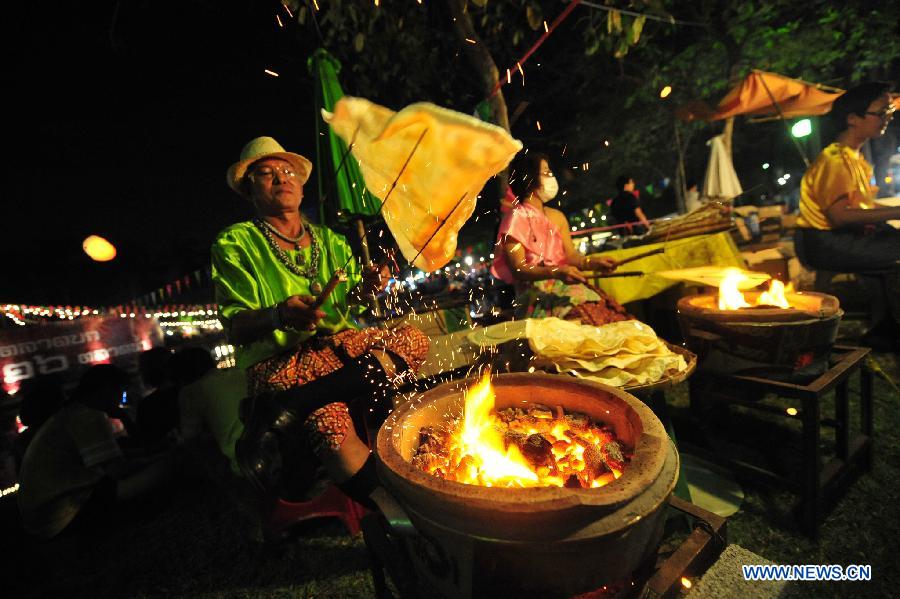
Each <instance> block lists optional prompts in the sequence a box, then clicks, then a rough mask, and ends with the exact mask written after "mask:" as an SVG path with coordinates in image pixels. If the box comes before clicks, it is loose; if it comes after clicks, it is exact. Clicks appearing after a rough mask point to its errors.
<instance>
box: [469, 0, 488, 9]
mask: <svg viewBox="0 0 900 599" xmlns="http://www.w3.org/2000/svg"><path fill="white" fill-rule="evenodd" d="M487 3H488V0H472V4H474V5H475V6H478V7H480V8H484V7H485V5H487Z"/></svg>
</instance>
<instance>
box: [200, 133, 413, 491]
mask: <svg viewBox="0 0 900 599" xmlns="http://www.w3.org/2000/svg"><path fill="white" fill-rule="evenodd" d="M311 170H312V164H311V163H310V161H309V160H307V159H306V158H305V157H303V156H301V155H299V154H295V153H293V152H286V151H285V150H284V148H282V147H281V145H280V144H279V143H278V142H277V141H275V140H274V139H272V138H271V137H259V138H256V139H254V140H251V141H250V142H249V143H248V144H247V145H246V146H244V148H243V150H242V151H241V155H240V159H239V160H238V161H237V162H236V163H234V164H233V165H232V166H231V167H230V168H229V169H228V171H227V174H226V179H227V182H228V185H229V186H230V187H231V188H232V190H234V191H235V192H237V193H238V194H240V195H241V196H243V197H244V198H245V199H246V200H247V201H248V203H249V204H250V206H252V208H253V211H254V213H255V216H254V218H252V219H251V220H248V221H245V222H240V223H236V224H234V225H231V226H230V227H227V228H226V229H225V230H223V231H222V232H221V233H219V235H218V236H217V237H216V240H215V242H214V243H213V246H212V249H211V254H212V278H213V281H214V284H215V290H216V300H217V302H218V304H219V318H220V320H221V321H222V324H223V326H224V328H225V332H226V334H227V335H228V338H229V340H230V342H231V343H232V344H233V345H235V347H236V350H235V359H236V362H237V367H238V368H241V369H244V370H246V374H247V381H248V389H247V392H248V394H249V395H250V396H251V398H252V399H251V400H250V401H248V402H247V404H246V408H247V409H246V410H245V415H246V416H245V418H244V423H245V425H246V426H245V428H244V431H243V433H242V436H241V439H240V440H239V441H238V442H237V444H236V447H235V452H236V457H237V461H238V464H239V466H240V468H241V472H242V473H243V474H244V475H245V476H246V477H247V478H248V480H250V481H251V482H252V483H253V484H254V485H255V486H256V487H257V489H259V490H260V491H261V492H271V491H272V490H275V489H277V488H278V486H279V484H280V480H281V474H282V464H283V462H284V459H283V458H284V457H285V456H286V455H288V454H290V453H291V452H292V451H293V450H292V449H291V447H292V446H293V444H294V443H295V442H297V440H301V441H302V443H303V444H305V446H307V447H311V448H312V450H313V453H314V454H315V455H316V457H317V459H319V460H320V461H321V462H322V464H323V465H324V466H325V468H326V469H327V470H328V473H329V475H330V476H331V478H332V480H333V481H334V482H335V483H337V485H338V486H339V487H340V488H341V489H342V490H343V491H344V492H345V493H347V495H349V496H350V497H352V498H353V499H356V500H357V501H360V502H361V503H369V499H368V498H369V496H370V494H371V493H372V491H374V490H375V489H376V488H377V486H378V478H377V476H376V473H375V460H374V457H373V456H372V455H371V452H370V451H369V448H368V446H367V445H366V444H365V443H364V442H363V441H362V440H361V439H360V438H359V436H358V435H357V433H356V430H355V427H354V422H353V419H354V417H356V416H358V415H360V414H362V415H367V414H368V413H369V412H370V411H381V410H380V407H381V406H385V409H386V408H390V407H392V398H393V396H394V394H395V393H396V386H395V384H394V381H396V380H397V379H398V378H402V377H404V376H408V375H411V374H412V373H414V372H415V371H416V370H417V369H418V367H419V365H420V364H421V363H422V362H423V360H424V359H425V355H426V353H427V351H428V338H427V337H425V335H423V334H422V333H421V331H418V330H417V329H415V328H413V327H410V326H401V327H398V328H395V329H391V330H387V329H380V328H374V327H373V328H368V329H363V328H360V325H359V324H358V323H357V322H356V320H355V317H356V316H358V315H360V314H361V313H362V312H363V311H364V310H365V298H367V297H370V296H371V294H373V293H378V292H381V291H383V290H384V288H385V285H386V283H387V281H388V279H389V274H390V273H388V272H385V269H379V268H376V267H374V266H366V267H365V268H362V269H361V268H360V266H359V264H358V262H357V261H356V259H354V257H353V254H352V253H351V251H350V247H349V245H348V244H347V241H346V239H344V237H343V236H341V235H339V234H337V233H335V232H334V231H332V230H331V229H329V228H328V227H325V226H321V225H313V224H312V223H310V222H308V221H307V220H306V219H305V218H304V217H303V216H302V215H301V212H300V204H301V202H302V200H303V184H304V183H306V181H307V180H308V179H309V175H310V172H311ZM339 269H343V270H344V275H345V276H344V280H343V281H341V282H339V283H338V285H337V287H335V288H334V290H333V292H332V293H331V294H330V296H329V297H328V298H327V299H324V298H323V299H322V300H321V301H319V299H318V298H321V297H322V293H323V289H325V288H326V286H327V285H328V283H329V281H330V280H331V279H332V276H333V275H336V274H339V273H338V272H337V271H338V270H339ZM379 402H380V403H379ZM351 410H352V412H353V414H351ZM311 482H312V481H311Z"/></svg>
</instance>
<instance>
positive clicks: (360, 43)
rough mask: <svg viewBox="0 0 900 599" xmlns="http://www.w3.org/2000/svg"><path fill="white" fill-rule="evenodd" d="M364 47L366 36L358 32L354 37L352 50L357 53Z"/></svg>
mask: <svg viewBox="0 0 900 599" xmlns="http://www.w3.org/2000/svg"><path fill="white" fill-rule="evenodd" d="M365 45H366V36H365V34H364V33H363V32H361V31H360V32H359V33H357V34H356V37H354V38H353V49H354V50H356V51H357V52H362V51H363V48H364V47H365Z"/></svg>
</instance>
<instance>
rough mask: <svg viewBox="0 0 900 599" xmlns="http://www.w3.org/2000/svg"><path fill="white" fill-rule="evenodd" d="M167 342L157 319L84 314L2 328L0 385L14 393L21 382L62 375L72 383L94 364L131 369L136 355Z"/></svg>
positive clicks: (135, 360) (0, 338)
mask: <svg viewBox="0 0 900 599" xmlns="http://www.w3.org/2000/svg"><path fill="white" fill-rule="evenodd" d="M162 344H163V335H162V331H161V330H160V327H159V324H158V323H157V321H156V319H155V318H121V317H118V316H97V317H90V316H89V317H85V318H79V319H77V320H72V321H69V322H49V323H42V324H28V325H25V326H22V327H16V328H8V329H3V330H0V385H2V388H3V389H4V390H6V391H7V392H8V393H15V392H16V390H18V388H19V386H20V385H21V383H22V381H25V380H27V379H30V378H34V377H37V376H40V375H42V374H54V373H59V374H60V375H61V376H62V377H63V378H64V380H66V381H67V382H74V381H75V380H77V379H78V377H79V376H80V375H81V372H82V371H84V370H85V369H86V368H87V367H89V366H91V365H93V364H108V363H114V364H116V365H119V366H122V367H124V368H126V369H127V370H133V369H134V366H135V364H136V363H137V355H138V354H139V353H140V352H142V351H145V350H148V349H150V348H151V347H154V346H160V345H162Z"/></svg>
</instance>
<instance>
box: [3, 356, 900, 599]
mask: <svg viewBox="0 0 900 599" xmlns="http://www.w3.org/2000/svg"><path fill="white" fill-rule="evenodd" d="M877 360H878V362H879V363H880V364H881V366H882V367H883V368H884V370H885V371H886V372H888V373H889V375H890V376H891V377H892V378H893V379H894V380H895V381H900V362H898V359H897V357H896V356H892V355H878V356H877ZM851 388H857V387H854V386H853V385H852V386H851ZM669 400H670V405H671V406H672V410H673V418H674V420H675V422H676V430H678V426H679V421H681V422H687V416H686V414H687V412H686V407H685V406H686V403H687V398H686V392H685V390H684V389H677V390H675V391H674V392H673V393H672V394H671V395H670V398H669ZM857 401H858V396H855V395H851V402H853V405H852V407H851V409H855V408H856V404H855V402H857ZM898 403H900V398H898V396H897V395H896V394H895V392H894V391H893V390H892V389H891V388H890V387H889V386H888V384H886V383H885V382H884V381H882V380H876V382H875V413H874V418H875V451H874V456H875V461H874V468H873V471H872V472H871V473H870V474H867V475H865V476H862V477H861V478H859V480H857V481H856V482H855V483H854V484H853V485H852V486H851V487H850V489H849V490H848V492H847V493H846V494H845V495H844V497H843V498H842V499H841V500H840V501H839V502H838V503H837V505H836V507H835V508H834V510H833V511H832V512H831V513H830V515H829V516H828V517H827V519H826V521H825V524H824V526H823V528H822V537H821V539H820V540H819V541H818V542H814V541H811V540H809V539H808V538H806V537H804V536H803V535H802V534H801V533H800V532H799V531H798V529H797V527H796V525H795V523H794V521H793V519H792V517H791V515H790V511H789V509H788V506H790V505H791V504H792V503H793V501H794V497H793V496H791V495H789V494H786V493H780V492H775V491H772V490H769V489H765V488H758V487H748V486H745V487H744V488H745V492H746V499H745V501H744V503H743V505H742V506H741V510H740V511H739V512H738V513H737V514H735V515H734V516H732V517H731V518H729V520H728V538H729V542H731V543H737V544H739V545H741V546H743V547H745V548H747V549H749V550H751V551H753V552H755V553H757V554H759V555H761V556H763V557H765V558H767V559H769V560H771V561H773V562H775V563H783V564H815V563H823V564H824V563H834V564H841V565H847V564H871V565H872V570H873V580H872V581H871V582H869V583H821V584H816V583H803V584H795V585H794V586H793V587H791V588H790V590H789V594H790V596H794V597H847V596H853V597H890V596H896V589H898V588H900V573H898V569H897V563H898V554H900V517H898V516H900V514H898V509H900V409H898ZM829 410H830V406H826V408H825V409H824V410H823V413H826V414H827V413H828V412H829ZM852 413H856V412H852ZM781 420H783V419H781ZM719 424H721V425H722V426H723V430H729V427H730V429H732V430H738V429H740V430H742V431H743V433H744V434H748V433H749V434H751V435H753V434H754V433H753V432H752V431H753V430H757V429H758V430H760V431H762V430H765V434H762V433H760V434H757V437H756V438H757V439H758V441H757V447H758V448H759V449H760V450H761V451H760V456H759V457H761V458H762V459H763V460H765V461H768V462H769V463H770V465H775V466H778V465H784V466H785V467H789V466H790V464H791V462H792V457H793V456H795V455H796V452H795V450H794V447H795V446H794V445H793V443H794V442H795V439H794V437H795V436H796V430H795V428H796V427H791V426H787V427H784V426H781V427H778V426H776V425H774V424H773V423H766V422H761V421H759V420H758V419H757V418H755V417H753V416H751V415H749V414H746V413H741V412H736V413H734V414H732V415H731V416H729V417H728V418H727V419H724V420H722V421H721V422H720V423H719ZM761 427H764V428H761ZM773 431H774V432H773ZM679 434H681V432H679ZM690 434H691V433H690V431H689V430H686V432H685V435H690ZM775 439H779V441H778V442H775ZM827 442H828V441H827V440H826V443H827ZM776 447H781V450H779V451H774V450H773V448H776ZM202 463H203V462H202V461H201V462H199V463H195V464H194V465H193V467H191V468H189V469H190V470H191V471H193V472H194V473H195V474H198V476H196V477H195V478H193V479H189V480H188V481H187V482H185V483H183V485H182V486H181V487H180V488H179V489H178V490H177V492H175V493H173V494H172V495H171V496H170V497H169V498H168V500H167V501H166V502H165V503H163V504H161V505H159V506H157V509H155V510H152V508H153V506H149V509H151V511H154V512H155V513H154V514H153V515H152V516H146V517H144V516H138V515H134V514H133V515H132V516H130V517H126V518H125V519H124V520H123V521H121V522H119V523H118V525H117V526H115V527H112V528H111V529H106V530H97V531H93V532H92V534H90V535H82V536H80V537H73V538H68V539H60V540H58V541H55V542H53V543H51V544H48V545H43V546H35V545H33V544H30V543H27V542H25V541H23V540H22V539H21V538H17V536H16V535H14V534H12V533H9V532H4V534H3V536H2V539H3V541H2V546H3V550H2V552H0V581H3V582H2V584H3V588H2V595H3V596H9V597H48V596H67V597H70V596H90V597H121V596H130V597H159V596H165V597H171V596H193V597H226V598H232V597H234V598H237V597H369V596H371V595H372V593H373V588H372V584H371V579H370V577H369V574H368V570H367V563H368V559H367V554H366V550H365V547H364V545H363V543H362V540H361V539H360V538H350V537H348V536H346V535H345V534H344V533H343V530H342V528H341V527H340V525H338V524H336V523H332V522H323V523H319V524H313V525H312V526H309V527H306V528H305V529H303V530H302V531H300V534H299V535H298V537H297V538H295V539H293V540H291V541H289V542H286V543H284V544H283V545H282V546H281V547H280V548H279V551H277V552H273V551H269V550H267V549H265V548H264V547H263V546H262V545H261V544H260V543H259V542H258V526H257V522H256V520H255V516H254V513H253V510H252V508H251V507H250V506H251V503H252V502H250V501H249V500H248V498H247V496H246V495H245V494H244V490H243V489H241V488H239V487H235V486H234V485H233V484H224V483H223V480H222V476H221V475H220V473H218V470H216V469H210V468H208V467H207V466H205V465H202V466H201V465H200V464H202ZM8 506H9V504H8V502H7V503H6V507H7V509H6V510H5V511H6V512H7V513H8V512H9V510H8ZM7 530H9V529H7Z"/></svg>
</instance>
